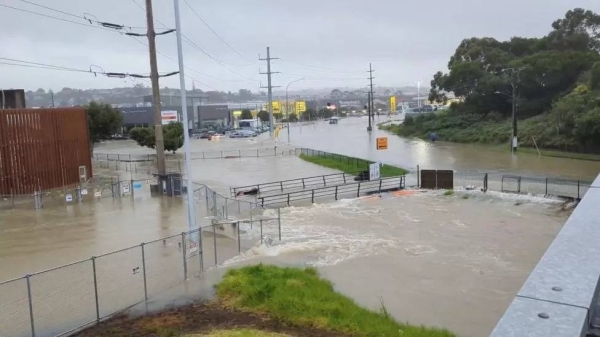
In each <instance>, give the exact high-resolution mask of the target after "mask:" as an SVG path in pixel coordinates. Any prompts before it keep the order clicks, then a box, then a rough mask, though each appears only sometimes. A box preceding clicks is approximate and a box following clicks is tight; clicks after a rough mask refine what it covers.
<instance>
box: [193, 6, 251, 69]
mask: <svg viewBox="0 0 600 337" xmlns="http://www.w3.org/2000/svg"><path fill="white" fill-rule="evenodd" d="M183 2H185V4H186V5H187V6H188V7H189V8H190V9H191V10H192V13H194V15H195V16H196V17H197V18H198V19H199V20H200V21H201V22H202V23H203V24H204V25H205V26H206V28H208V29H209V30H210V31H211V32H212V33H213V34H214V35H215V36H216V37H217V38H218V39H219V40H221V42H223V44H225V45H226V46H227V47H228V48H229V49H231V50H232V51H233V52H234V53H236V54H237V55H239V56H240V57H241V58H243V59H244V60H246V61H249V62H251V63H249V64H248V65H253V64H256V63H257V62H256V61H252V60H250V59H248V58H247V57H245V56H244V55H243V54H242V53H240V52H239V51H238V50H237V49H235V48H233V47H232V46H231V45H230V44H229V43H227V41H225V39H223V38H222V37H221V35H219V34H218V33H217V32H216V31H215V30H214V29H213V28H212V27H211V26H210V25H209V24H208V23H207V22H206V21H205V20H204V19H203V18H202V16H200V14H198V12H196V10H195V9H194V7H192V5H190V3H189V2H188V1H187V0H183Z"/></svg>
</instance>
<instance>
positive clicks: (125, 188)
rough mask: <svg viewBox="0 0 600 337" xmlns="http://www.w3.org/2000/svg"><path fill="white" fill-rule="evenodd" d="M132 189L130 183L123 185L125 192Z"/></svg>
mask: <svg viewBox="0 0 600 337" xmlns="http://www.w3.org/2000/svg"><path fill="white" fill-rule="evenodd" d="M130 190H131V189H130V187H129V184H126V185H123V193H129V191H130Z"/></svg>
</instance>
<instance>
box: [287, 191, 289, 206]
mask: <svg viewBox="0 0 600 337" xmlns="http://www.w3.org/2000/svg"><path fill="white" fill-rule="evenodd" d="M287 205H288V206H289V205H290V193H288V195H287Z"/></svg>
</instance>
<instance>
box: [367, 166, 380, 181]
mask: <svg viewBox="0 0 600 337" xmlns="http://www.w3.org/2000/svg"><path fill="white" fill-rule="evenodd" d="M380 177H381V173H380V172H379V163H373V164H369V180H377V179H379V178H380Z"/></svg>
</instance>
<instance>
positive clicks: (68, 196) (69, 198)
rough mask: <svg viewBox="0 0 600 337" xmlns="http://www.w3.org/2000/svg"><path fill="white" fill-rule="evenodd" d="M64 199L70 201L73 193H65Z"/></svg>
mask: <svg viewBox="0 0 600 337" xmlns="http://www.w3.org/2000/svg"><path fill="white" fill-rule="evenodd" d="M65 200H66V201H67V202H71V201H73V194H70V193H69V194H67V195H66V197H65Z"/></svg>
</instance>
